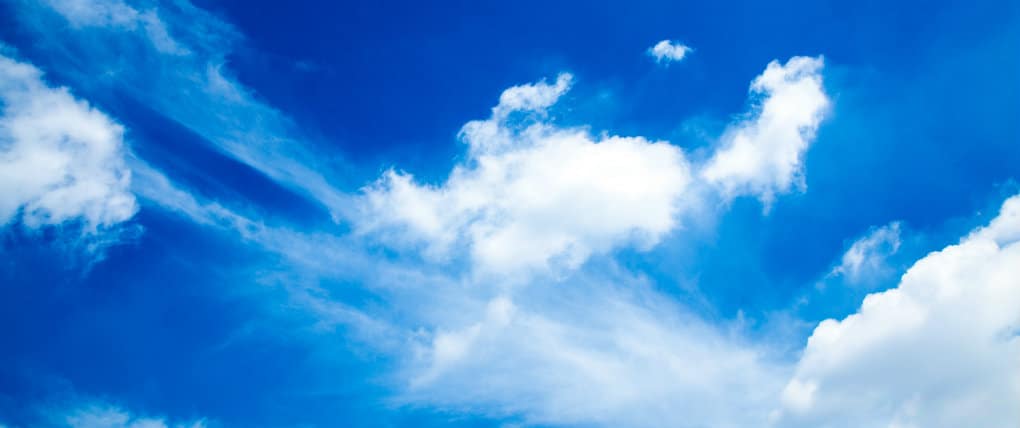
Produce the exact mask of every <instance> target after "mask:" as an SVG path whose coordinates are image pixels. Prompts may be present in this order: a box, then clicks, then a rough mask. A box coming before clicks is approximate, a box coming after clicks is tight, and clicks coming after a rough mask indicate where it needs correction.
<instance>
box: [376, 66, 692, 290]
mask: <svg viewBox="0 0 1020 428" xmlns="http://www.w3.org/2000/svg"><path fill="white" fill-rule="evenodd" d="M570 81H571V77H570V75H567V74H564V75H560V76H559V78H558V79H557V80H556V82H555V83H553V84H550V83H546V82H539V83H535V84H528V85H521V86H516V87H512V88H509V89H507V90H506V91H504V92H503V94H502V96H501V97H500V103H499V104H498V105H497V106H496V107H494V108H493V113H492V117H491V118H489V119H487V120H480V121H472V122H469V123H467V124H466V125H465V126H464V127H463V129H462V130H461V133H460V135H461V139H462V140H463V141H464V142H465V143H467V145H468V153H469V157H468V159H467V160H466V161H465V162H464V163H462V164H460V165H457V166H456V167H455V168H454V170H453V171H452V172H451V174H450V176H449V178H448V179H447V180H446V181H445V182H444V183H442V184H441V185H438V186H433V185H427V184H419V183H416V182H415V181H414V179H413V177H412V176H411V175H409V174H406V173H402V172H397V171H389V172H387V173H386V174H385V175H384V176H383V178H381V179H380V180H379V181H378V182H376V183H375V184H373V185H372V186H370V187H368V188H366V189H365V197H364V201H363V214H362V216H361V217H360V218H359V219H357V220H358V222H359V224H360V228H361V230H362V231H363V232H371V231H379V230H381V229H387V228H392V227H394V226H396V227H397V228H398V229H399V230H400V233H399V235H400V236H401V237H402V238H406V237H410V238H412V239H417V240H420V241H424V242H425V243H426V246H427V249H428V251H429V253H430V254H432V255H433V256H437V257H444V256H447V255H449V254H450V252H451V250H453V249H454V247H455V244H459V243H464V244H466V245H467V246H468V247H469V252H470V256H471V258H472V260H473V261H474V262H475V263H476V265H477V266H478V267H480V268H481V269H482V270H484V271H489V272H495V273H509V272H515V271H521V270H528V269H531V268H543V267H548V266H549V265H550V263H551V262H553V261H554V260H555V261H556V262H559V263H558V264H560V265H564V266H569V267H575V266H577V265H579V264H580V263H582V262H583V261H584V260H585V259H587V258H588V256H589V255H591V254H593V253H598V252H604V251H607V250H609V249H612V248H613V247H614V246H616V245H617V244H619V243H622V242H633V243H637V244H638V245H640V246H644V247H648V246H650V245H654V244H655V243H656V242H658V240H659V239H660V238H661V237H662V236H663V235H664V234H665V233H667V232H669V231H670V230H671V229H672V228H673V227H674V226H675V224H676V220H675V218H676V214H677V212H678V210H679V209H680V206H679V198H680V196H681V195H682V194H683V192H684V190H685V189H686V188H687V186H688V184H689V183H690V181H691V178H690V172H689V171H690V166H689V165H688V162H687V160H686V158H685V156H684V154H683V152H682V151H681V149H680V148H678V147H676V146H672V145H670V144H669V143H667V142H663V141H650V140H647V139H645V138H643V137H621V136H601V137H596V136H592V135H590V134H589V133H588V131H587V130H585V129H582V128H562V127H558V126H555V125H551V124H549V123H547V122H545V121H543V120H541V118H542V117H544V115H545V112H546V109H547V108H549V107H550V106H552V105H553V103H555V102H556V100H557V99H558V98H559V97H560V96H561V95H562V94H563V93H564V92H565V91H566V90H567V89H568V88H569V86H570Z"/></svg>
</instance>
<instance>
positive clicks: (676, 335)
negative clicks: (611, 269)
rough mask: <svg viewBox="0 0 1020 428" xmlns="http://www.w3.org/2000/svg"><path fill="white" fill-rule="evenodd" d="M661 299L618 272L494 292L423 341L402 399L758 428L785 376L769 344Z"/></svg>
mask: <svg viewBox="0 0 1020 428" xmlns="http://www.w3.org/2000/svg"><path fill="white" fill-rule="evenodd" d="M613 281H620V282H619V283H618V284H617V285H610V284H611V283H612V282H613ZM667 302H669V299H668V298H667V297H666V296H663V295H659V294H657V293H655V292H652V291H650V290H649V289H648V287H647V284H644V283H642V281H639V280H630V281H628V280H626V279H623V278H613V279H608V280H607V279H596V280H592V281H581V282H579V283H571V282H567V283H560V284H557V286H556V287H552V288H548V289H547V291H542V292H537V291H532V292H531V293H529V295H527V296H519V297H518V298H516V299H515V300H511V298H510V297H507V296H497V297H494V298H492V299H489V300H488V301H487V303H482V304H481V305H480V306H479V307H480V308H481V310H480V311H477V312H479V313H478V314H477V316H478V317H479V318H478V321H475V322H467V323H465V324H463V325H461V326H460V327H458V328H450V329H440V330H438V331H437V332H436V333H435V334H434V335H433V336H431V341H426V342H425V343H424V344H423V346H422V348H421V349H419V351H418V352H417V354H416V355H417V357H416V358H415V359H414V360H413V361H411V362H410V365H409V367H407V368H406V370H407V371H408V372H409V373H408V377H409V379H410V384H409V386H408V389H407V391H406V392H405V394H404V396H403V397H401V398H402V399H403V400H405V401H407V402H411V403H428V404H431V405H434V406H439V407H441V408H446V409H453V410H471V411H476V412H478V411H480V412H482V413H484V414H490V415H497V416H507V415H514V416H519V417H522V418H523V419H524V420H525V421H526V422H527V423H528V424H539V425H547V424H553V425H561V424H562V425H568V426H572V425H585V426H588V425H595V426H634V427H639V426H715V427H737V426H761V425H762V424H763V423H764V421H765V420H766V419H767V415H768V412H769V411H770V410H771V406H772V400H773V397H775V395H776V394H778V392H779V390H780V389H781V387H782V382H783V379H784V378H785V377H786V376H787V372H785V371H784V369H783V367H782V366H781V365H780V364H776V363H774V362H773V361H774V360H773V359H772V352H771V351H770V350H768V349H766V348H760V347H756V346H753V345H750V344H748V343H747V342H746V341H744V340H742V339H741V334H740V333H739V332H735V331H731V330H729V329H728V328H727V327H719V326H713V325H710V324H708V323H707V322H705V321H703V320H701V319H699V318H697V317H696V316H693V315H691V314H689V313H687V312H686V311H685V310H684V309H683V308H682V307H678V306H674V305H672V304H670V303H667ZM469 308H470V306H469V307H466V308H458V310H463V311H466V312H471V313H474V312H476V311H475V310H474V309H469Z"/></svg>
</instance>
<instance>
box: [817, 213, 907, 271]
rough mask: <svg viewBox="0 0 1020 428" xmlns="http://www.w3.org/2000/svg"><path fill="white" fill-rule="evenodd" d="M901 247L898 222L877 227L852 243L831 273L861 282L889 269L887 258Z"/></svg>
mask: <svg viewBox="0 0 1020 428" xmlns="http://www.w3.org/2000/svg"><path fill="white" fill-rule="evenodd" d="M899 249H900V224H899V223H898V222H893V223H889V224H887V225H885V226H882V227H879V228H875V229H873V230H871V231H870V232H869V233H868V234H867V235H865V236H862V237H860V238H859V239H857V240H856V241H854V242H853V244H851V245H850V248H848V249H847V250H846V252H845V253H843V257H842V258H841V259H840V263H839V265H838V266H836V267H835V268H833V269H832V272H830V274H829V275H830V276H842V277H843V278H845V279H846V280H847V282H849V283H851V284H859V283H861V282H862V281H866V280H868V279H870V278H874V277H875V276H876V275H879V274H881V273H882V272H883V271H885V270H887V269H888V266H887V265H886V259H887V258H888V257H889V256H892V255H893V254H895V253H896V252H897V251H899Z"/></svg>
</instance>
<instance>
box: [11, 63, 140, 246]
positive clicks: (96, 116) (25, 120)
mask: <svg viewBox="0 0 1020 428" xmlns="http://www.w3.org/2000/svg"><path fill="white" fill-rule="evenodd" d="M0 104H2V106H0V108H2V116H0V224H7V223H9V222H11V221H12V220H13V219H14V218H15V217H17V216H19V215H20V218H21V220H22V221H23V223H24V224H25V225H27V226H29V227H39V226H43V225H55V224H60V223H64V222H67V221H71V220H81V221H82V223H83V227H84V229H85V231H86V232H95V231H97V230H98V229H100V228H103V227H108V226H111V225H114V224H116V223H119V222H123V221H125V220H127V219H129V218H131V217H132V216H133V215H134V213H135V211H137V205H136V203H135V198H134V196H133V195H132V194H131V193H130V192H129V189H128V188H129V185H130V180H131V174H130V171H129V170H128V168H127V167H126V166H125V163H124V158H123V155H124V147H123V133H124V130H123V128H122V127H121V126H120V125H118V124H117V123H115V122H114V121H113V120H111V119H110V118H109V117H107V116H106V115H104V114H103V113H101V112H99V111H97V110H96V109H94V108H92V107H90V106H89V105H88V104H87V103H86V102H84V101H81V100H77V99H75V98H74V96H72V95H71V94H70V92H69V91H68V90H67V89H66V88H53V87H50V86H48V85H47V84H46V83H45V82H43V80H42V72H40V71H39V69H37V68H35V67H33V66H32V65H30V64H25V63H22V62H18V61H15V60H13V59H11V58H8V57H5V56H2V55H0Z"/></svg>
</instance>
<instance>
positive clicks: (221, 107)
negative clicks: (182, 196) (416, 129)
mask: <svg viewBox="0 0 1020 428" xmlns="http://www.w3.org/2000/svg"><path fill="white" fill-rule="evenodd" d="M19 13H21V14H22V15H23V16H22V18H23V19H22V20H21V22H22V23H23V24H24V25H26V26H27V27H28V28H29V29H30V30H32V31H35V32H37V35H38V37H39V39H40V41H41V43H42V44H41V45H40V48H41V49H42V50H43V51H44V52H46V53H47V54H49V55H52V56H53V57H54V58H55V60H57V61H58V62H59V63H61V64H64V65H65V66H66V68H65V69H64V70H63V72H64V73H67V74H68V75H69V76H71V77H73V78H75V79H77V80H78V81H79V82H80V83H81V84H82V85H83V86H92V87H94V86H95V85H97V84H99V85H102V84H105V85H109V86H110V87H115V88H116V89H117V90H118V91H122V93H126V94H129V95H130V96H132V97H133V98H135V99H136V100H137V101H138V102H139V103H140V104H142V105H147V106H150V107H152V108H153V109H154V110H156V111H158V112H159V113H160V114H163V115H166V116H167V117H168V118H169V119H171V120H173V121H176V122H178V123H180V124H181V125H183V126H185V127H187V128H189V129H190V130H192V131H194V132H195V133H197V134H198V135H200V136H202V137H203V138H204V139H205V140H206V141H208V142H209V143H210V144H211V145H212V147H213V148H215V149H217V150H219V151H221V152H223V153H225V154H227V155H228V156H230V157H233V158H235V159H237V160H239V161H241V162H243V163H245V164H247V165H249V166H251V167H252V168H254V169H256V170H258V171H260V172H261V173H263V174H265V175H266V176H268V177H270V178H271V179H273V180H275V181H277V182H279V183H280V184H282V185H283V186H285V187H287V188H290V189H292V190H294V191H296V192H298V193H300V194H302V195H304V196H306V197H308V198H310V199H311V200H313V201H316V202H318V203H320V204H321V205H322V206H324V207H325V208H327V209H329V210H330V211H331V212H332V213H333V214H334V215H339V211H340V210H341V209H342V208H343V206H345V205H346V202H345V196H344V194H343V192H342V191H340V190H338V189H337V188H336V183H337V182H338V181H341V180H340V179H338V178H337V177H336V176H335V175H333V176H327V175H326V174H329V173H330V172H331V171H342V170H343V168H340V166H341V165H342V160H341V159H340V158H339V157H338V156H326V155H324V154H322V153H319V151H318V149H316V148H315V144H314V143H310V142H309V139H308V138H307V137H306V136H305V134H304V133H302V132H301V131H300V129H299V127H298V126H297V125H296V124H294V123H293V122H292V121H291V119H290V118H289V117H287V116H286V115H285V114H283V113H281V112H279V111H278V110H276V109H275V108H273V107H271V106H269V105H267V104H265V103H264V102H262V101H261V100H259V99H258V97H257V96H256V94H254V92H253V91H252V90H251V89H249V88H247V87H245V86H244V85H242V84H241V83H239V82H238V81H237V79H236V78H234V76H233V74H232V71H231V70H230V69H229V67H228V66H227V65H226V64H227V62H228V61H227V59H226V58H227V56H228V55H230V53H231V52H232V49H233V46H235V45H236V44H238V43H241V36H240V35H239V34H238V33H237V32H236V30H235V29H234V28H233V27H232V26H230V25H229V24H227V23H225V22H223V21H221V20H219V19H218V18H216V17H215V16H213V15H211V14H209V13H208V12H205V11H203V10H201V9H198V8H196V7H194V6H192V5H191V4H189V3H188V2H174V3H166V4H160V5H151V6H150V7H148V8H141V7H138V6H134V5H131V4H128V3H126V2H123V1H121V0H100V1H97V2H88V3H85V2H80V1H77V0H51V1H47V2H43V3H39V4H25V5H24V7H22V8H20V9H19ZM65 23H66V24H65ZM67 24H70V25H67ZM53 29H57V30H56V31H53Z"/></svg>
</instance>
